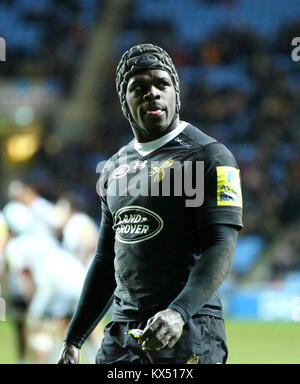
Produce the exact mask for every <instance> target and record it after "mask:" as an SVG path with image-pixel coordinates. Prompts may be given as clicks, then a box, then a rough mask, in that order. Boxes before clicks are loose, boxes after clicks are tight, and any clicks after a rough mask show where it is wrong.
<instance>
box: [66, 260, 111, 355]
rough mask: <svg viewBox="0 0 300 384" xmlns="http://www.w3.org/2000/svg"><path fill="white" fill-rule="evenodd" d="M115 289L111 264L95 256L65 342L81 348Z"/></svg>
mask: <svg viewBox="0 0 300 384" xmlns="http://www.w3.org/2000/svg"><path fill="white" fill-rule="evenodd" d="M114 289H115V279H114V270H113V264H112V263H107V262H101V259H100V260H99V259H98V257H97V256H96V257H95V259H94V261H93V262H92V264H91V266H90V268H89V271H88V274H87V277H86V279H85V282H84V285H83V288H82V292H81V296H80V299H79V302H78V305H77V308H76V311H75V314H74V316H73V318H72V320H71V323H70V326H69V329H68V332H67V335H66V338H65V342H67V343H68V344H73V345H75V346H77V347H78V348H81V346H82V344H83V343H84V342H85V340H86V339H87V338H88V336H89V335H90V334H91V333H92V331H93V330H94V328H95V327H96V325H97V324H98V323H99V321H100V320H101V319H102V317H103V316H104V314H105V313H106V312H107V310H108V308H109V306H110V303H111V300H110V299H111V297H112V294H113V292H114Z"/></svg>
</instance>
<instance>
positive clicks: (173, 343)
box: [168, 337, 178, 349]
mask: <svg viewBox="0 0 300 384" xmlns="http://www.w3.org/2000/svg"><path fill="white" fill-rule="evenodd" d="M177 341H178V339H177V338H176V337H172V339H171V340H170V341H169V343H168V348H169V349H171V348H173V347H174V345H175V344H176V343H177Z"/></svg>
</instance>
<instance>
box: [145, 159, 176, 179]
mask: <svg viewBox="0 0 300 384" xmlns="http://www.w3.org/2000/svg"><path fill="white" fill-rule="evenodd" d="M173 163H174V160H173V159H172V157H170V158H169V159H168V160H166V161H164V162H163V163H162V165H161V166H160V167H152V172H151V173H150V176H154V182H156V183H159V182H161V181H162V180H163V179H164V177H165V175H166V172H165V169H166V168H168V167H171V165H172V164H173Z"/></svg>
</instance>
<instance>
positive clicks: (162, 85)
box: [158, 81, 169, 89]
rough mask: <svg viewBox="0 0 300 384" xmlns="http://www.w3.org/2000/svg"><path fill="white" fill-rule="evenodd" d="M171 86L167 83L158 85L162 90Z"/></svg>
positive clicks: (163, 82)
mask: <svg viewBox="0 0 300 384" xmlns="http://www.w3.org/2000/svg"><path fill="white" fill-rule="evenodd" d="M168 85H169V83H168V82H167V81H160V82H159V84H158V87H159V88H160V89H164V88H166V87H167V86H168Z"/></svg>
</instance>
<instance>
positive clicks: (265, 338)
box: [0, 320, 300, 364]
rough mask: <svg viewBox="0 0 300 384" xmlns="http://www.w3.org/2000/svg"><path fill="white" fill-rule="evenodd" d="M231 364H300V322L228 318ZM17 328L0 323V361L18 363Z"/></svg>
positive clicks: (229, 361) (229, 358)
mask: <svg viewBox="0 0 300 384" xmlns="http://www.w3.org/2000/svg"><path fill="white" fill-rule="evenodd" d="M226 331H227V342H228V347H229V357H228V364H299V363H300V323H269V322H268V323H258V322H242V321H233V320H226ZM16 359H17V356H16V350H15V343H14V329H13V326H12V324H11V323H10V322H8V321H7V322H2V321H1V322H0V363H1V364H4V363H16V361H17V360H16Z"/></svg>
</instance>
